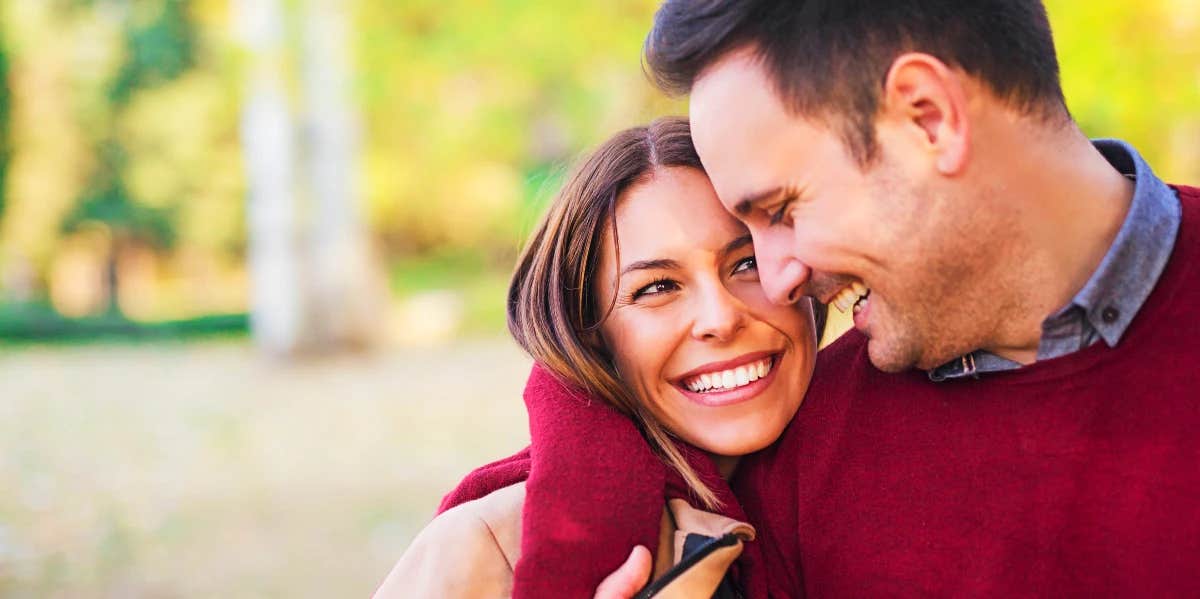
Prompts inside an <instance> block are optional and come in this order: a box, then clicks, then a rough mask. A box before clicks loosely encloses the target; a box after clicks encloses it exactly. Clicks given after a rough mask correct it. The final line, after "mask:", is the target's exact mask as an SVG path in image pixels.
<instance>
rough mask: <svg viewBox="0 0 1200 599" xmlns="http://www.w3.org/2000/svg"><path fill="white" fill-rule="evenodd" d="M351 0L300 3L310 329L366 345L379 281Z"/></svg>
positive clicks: (374, 327)
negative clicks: (366, 214)
mask: <svg viewBox="0 0 1200 599" xmlns="http://www.w3.org/2000/svg"><path fill="white" fill-rule="evenodd" d="M347 4H348V3H347V2H344V1H343V0H305V1H304V2H303V5H302V11H303V15H302V21H303V32H302V36H301V39H302V40H303V42H302V48H301V79H302V80H303V93H304V100H305V112H304V131H305V133H306V139H305V142H306V148H307V152H306V153H305V159H306V161H307V165H306V168H305V169H304V170H305V173H306V174H307V176H308V189H309V190H310V192H311V197H312V203H313V207H312V208H313V209H312V214H313V223H312V224H313V231H312V236H311V255H310V259H311V261H312V262H311V267H312V271H311V272H312V278H311V279H310V283H311V292H312V301H313V307H314V308H315V311H316V312H317V313H319V314H320V317H319V318H317V319H316V320H315V321H314V322H313V325H314V327H315V333H316V335H317V339H318V342H319V343H320V344H321V345H322V346H334V347H364V346H367V345H369V344H371V342H372V340H373V337H374V336H375V334H376V331H378V330H379V327H378V323H379V312H380V310H381V308H382V306H381V305H380V300H381V299H382V297H381V296H382V293H381V290H380V288H379V286H378V285H377V284H376V283H377V281H378V277H377V276H376V275H375V273H376V269H375V268H373V266H374V265H373V263H372V261H371V256H370V251H369V248H368V246H367V236H366V232H365V231H364V227H363V223H362V219H361V217H360V215H359V211H358V206H357V202H358V200H359V193H358V187H357V185H356V182H357V181H358V176H357V175H358V173H357V172H355V171H356V168H357V167H358V164H359V156H360V144H359V122H358V115H357V113H356V112H355V106H354V103H353V100H352V97H351V90H352V88H353V78H352V77H351V60H350V56H349V52H348V50H349V47H350V44H349V35H348V25H349V24H348V23H347V14H346V13H347V10H348V9H347Z"/></svg>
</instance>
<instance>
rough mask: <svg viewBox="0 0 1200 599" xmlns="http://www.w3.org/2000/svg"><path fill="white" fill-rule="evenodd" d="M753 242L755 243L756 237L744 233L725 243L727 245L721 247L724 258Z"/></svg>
mask: <svg viewBox="0 0 1200 599" xmlns="http://www.w3.org/2000/svg"><path fill="white" fill-rule="evenodd" d="M752 243H754V239H753V238H752V237H750V235H749V234H747V235H742V236H741V237H738V238H737V239H734V240H733V241H730V242H729V243H727V244H725V247H723V248H721V257H722V258H724V257H725V256H728V255H729V254H732V253H734V252H736V251H738V250H740V249H742V248H744V247H746V246H748V245H750V244H752Z"/></svg>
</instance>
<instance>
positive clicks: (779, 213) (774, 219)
mask: <svg viewBox="0 0 1200 599" xmlns="http://www.w3.org/2000/svg"><path fill="white" fill-rule="evenodd" d="M795 200H796V198H795V197H793V196H789V197H787V198H786V199H784V201H783V203H781V204H780V205H779V208H778V209H776V210H775V213H774V214H772V215H771V225H772V226H774V225H778V224H779V223H781V222H783V219H785V218H787V211H788V208H790V207H791V206H792V202H793V201H795Z"/></svg>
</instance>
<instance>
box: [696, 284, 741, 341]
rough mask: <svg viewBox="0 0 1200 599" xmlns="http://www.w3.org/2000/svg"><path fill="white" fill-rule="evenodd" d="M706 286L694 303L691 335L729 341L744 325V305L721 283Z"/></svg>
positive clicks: (698, 337)
mask: <svg viewBox="0 0 1200 599" xmlns="http://www.w3.org/2000/svg"><path fill="white" fill-rule="evenodd" d="M708 287H709V288H708V289H705V290H702V291H701V293H700V297H699V298H698V301H697V302H695V304H694V305H695V307H696V308H695V309H696V314H695V317H694V319H693V320H692V323H693V324H692V336H693V337H695V338H696V339H698V340H701V341H729V340H730V339H733V337H734V336H736V335H737V334H738V332H739V331H741V329H742V328H743V327H744V326H745V318H746V310H745V306H743V305H742V303H741V301H739V300H738V299H737V298H736V297H734V296H733V295H732V294H730V293H729V291H728V290H727V289H725V287H724V286H723V285H720V284H713V285H709V286H708Z"/></svg>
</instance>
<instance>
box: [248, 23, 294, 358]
mask: <svg viewBox="0 0 1200 599" xmlns="http://www.w3.org/2000/svg"><path fill="white" fill-rule="evenodd" d="M236 7H237V9H238V10H236V11H235V13H234V14H235V19H236V22H237V23H239V24H240V25H241V27H242V35H243V41H244V43H245V45H246V48H247V50H248V53H249V57H250V58H249V61H248V65H247V70H248V72H247V89H246V96H245V97H246V99H245V106H244V108H243V112H242V151H243V153H244V154H245V159H246V176H247V179H248V181H247V182H248V188H249V197H248V198H247V210H246V216H247V229H248V231H247V235H248V237H249V239H248V240H247V241H248V244H247V246H248V252H249V256H248V259H249V269H250V284H251V289H252V291H251V294H252V296H251V300H250V312H251V326H252V328H253V333H254V339H255V341H256V342H257V343H258V345H259V347H260V348H262V349H263V350H265V351H267V352H268V353H272V354H277V355H287V354H292V353H295V352H297V351H300V350H301V349H302V348H303V347H304V346H305V345H306V344H308V343H309V339H307V338H306V337H307V335H306V334H305V331H304V330H303V328H304V321H305V318H304V311H305V309H306V306H304V305H303V301H302V300H303V297H302V294H301V281H300V270H301V268H300V256H299V245H298V238H297V233H298V227H297V222H296V204H297V197H296V195H297V194H296V186H295V178H294V175H293V171H294V167H295V161H296V158H295V156H294V154H293V152H294V148H295V145H296V144H295V141H294V139H293V131H292V116H291V106H290V102H289V100H288V93H287V86H286V84H285V80H284V76H285V72H284V69H285V66H286V61H285V57H286V54H287V52H286V46H285V43H284V39H285V21H284V14H283V6H282V3H281V2H280V0H239V1H238V3H237V5H236Z"/></svg>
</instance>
